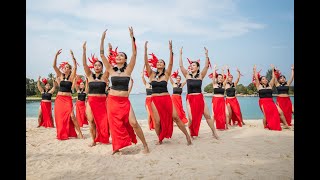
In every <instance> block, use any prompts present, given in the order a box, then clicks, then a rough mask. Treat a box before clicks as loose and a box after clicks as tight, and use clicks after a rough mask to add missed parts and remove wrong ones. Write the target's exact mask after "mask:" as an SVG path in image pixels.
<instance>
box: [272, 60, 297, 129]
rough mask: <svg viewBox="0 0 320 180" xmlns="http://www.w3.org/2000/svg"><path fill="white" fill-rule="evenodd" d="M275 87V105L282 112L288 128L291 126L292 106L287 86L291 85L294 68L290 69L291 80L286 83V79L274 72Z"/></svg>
mask: <svg viewBox="0 0 320 180" xmlns="http://www.w3.org/2000/svg"><path fill="white" fill-rule="evenodd" d="M274 73H275V76H276V78H275V86H276V88H277V91H278V96H277V105H278V106H279V107H280V109H281V110H282V111H283V113H284V116H285V118H286V121H287V123H288V125H289V126H291V120H292V113H293V105H292V102H291V99H290V97H289V86H290V85H291V83H292V81H293V77H294V67H293V65H292V67H291V78H290V79H289V81H286V77H285V76H284V75H281V73H280V72H279V71H275V72H274Z"/></svg>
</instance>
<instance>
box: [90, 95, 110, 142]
mask: <svg viewBox="0 0 320 180" xmlns="http://www.w3.org/2000/svg"><path fill="white" fill-rule="evenodd" d="M106 98H107V97H106V96H88V103H89V105H90V107H91V112H92V115H93V119H94V123H95V124H96V132H97V133H96V138H95V139H94V142H100V143H104V144H108V143H109V137H110V135H109V124H108V114H107V107H106Z"/></svg>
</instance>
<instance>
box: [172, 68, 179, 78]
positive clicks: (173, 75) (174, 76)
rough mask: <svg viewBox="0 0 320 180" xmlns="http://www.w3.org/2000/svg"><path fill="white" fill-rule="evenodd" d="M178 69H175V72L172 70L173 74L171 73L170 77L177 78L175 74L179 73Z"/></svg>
mask: <svg viewBox="0 0 320 180" xmlns="http://www.w3.org/2000/svg"><path fill="white" fill-rule="evenodd" d="M178 70H179V69H177V70H176V71H175V72H173V74H172V75H171V77H172V78H177V76H178V75H179V71H178Z"/></svg>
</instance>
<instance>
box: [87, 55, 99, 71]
mask: <svg viewBox="0 0 320 180" xmlns="http://www.w3.org/2000/svg"><path fill="white" fill-rule="evenodd" d="M88 60H89V62H90V63H91V65H89V68H90V69H92V68H93V67H94V63H96V62H97V61H98V60H99V59H98V58H96V57H94V54H93V55H92V54H91V59H90V58H88Z"/></svg>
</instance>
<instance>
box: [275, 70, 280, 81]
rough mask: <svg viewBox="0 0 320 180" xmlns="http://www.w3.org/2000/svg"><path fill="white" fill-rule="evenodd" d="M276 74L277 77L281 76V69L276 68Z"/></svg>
mask: <svg viewBox="0 0 320 180" xmlns="http://www.w3.org/2000/svg"><path fill="white" fill-rule="evenodd" d="M274 75H275V76H276V78H277V79H279V77H280V76H281V72H280V70H279V69H274Z"/></svg>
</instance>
